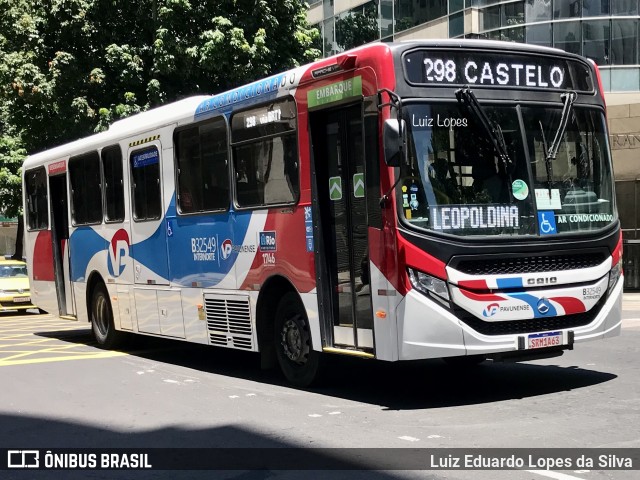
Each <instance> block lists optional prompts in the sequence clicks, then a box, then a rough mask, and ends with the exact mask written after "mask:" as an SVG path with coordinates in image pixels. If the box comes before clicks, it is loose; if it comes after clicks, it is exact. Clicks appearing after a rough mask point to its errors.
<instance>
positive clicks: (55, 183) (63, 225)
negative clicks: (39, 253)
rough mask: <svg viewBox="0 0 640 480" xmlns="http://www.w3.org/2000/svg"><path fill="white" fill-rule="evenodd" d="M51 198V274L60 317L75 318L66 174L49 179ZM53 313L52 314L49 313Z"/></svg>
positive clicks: (52, 176)
mask: <svg viewBox="0 0 640 480" xmlns="http://www.w3.org/2000/svg"><path fill="white" fill-rule="evenodd" d="M49 192H50V198H51V205H50V208H51V243H52V245H51V247H52V248H51V249H52V252H53V274H54V279H55V284H56V294H57V297H58V312H59V314H60V315H69V316H75V315H76V311H75V304H74V296H73V282H71V269H70V260H69V259H70V256H69V203H68V200H67V174H66V173H61V174H57V175H51V176H50V177H49ZM51 313H53V312H51Z"/></svg>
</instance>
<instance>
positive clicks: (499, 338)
mask: <svg viewBox="0 0 640 480" xmlns="http://www.w3.org/2000/svg"><path fill="white" fill-rule="evenodd" d="M623 280H624V279H623V277H620V279H619V280H618V283H617V284H616V286H615V287H614V289H613V290H612V292H611V295H609V297H608V298H607V299H606V301H605V302H604V305H603V306H602V308H601V309H600V311H599V312H598V313H597V315H596V316H595V318H594V319H593V320H592V321H590V322H589V323H588V324H586V325H582V326H579V327H572V328H565V329H558V330H555V329H554V331H560V332H562V335H563V338H564V339H565V342H566V340H567V339H569V338H572V339H573V342H574V343H580V342H585V341H588V340H596V339H602V338H608V337H613V336H616V335H619V334H620V329H621V325H622V286H623ZM397 321H398V322H397V325H398V359H399V360H416V359H427V358H438V357H452V356H462V355H489V354H493V353H502V352H517V351H519V350H520V351H522V353H523V354H526V353H528V352H529V351H528V350H526V342H523V339H522V337H523V335H524V336H525V337H526V335H528V334H531V333H541V332H544V331H545V330H540V331H539V332H527V333H526V334H522V333H518V334H508V335H484V334H482V333H479V332H478V331H476V330H474V329H473V328H471V327H470V326H469V325H467V324H466V323H464V322H463V321H462V320H460V319H459V318H458V317H456V316H455V315H454V314H453V313H452V312H451V311H449V310H448V309H446V308H444V307H442V306H441V305H439V304H438V303H436V302H435V301H433V300H431V299H429V298H428V297H426V296H425V295H423V294H421V293H420V292H417V291H415V290H411V291H410V292H409V293H408V294H407V295H406V296H405V298H404V299H403V300H402V301H401V302H400V304H399V305H398V309H397ZM570 331H571V332H573V333H572V334H571V335H570V334H569V332H570ZM523 345H524V347H523Z"/></svg>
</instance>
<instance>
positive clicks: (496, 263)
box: [451, 251, 607, 275]
mask: <svg viewBox="0 0 640 480" xmlns="http://www.w3.org/2000/svg"><path fill="white" fill-rule="evenodd" d="M606 258H607V257H606V254H605V253H604V252H603V251H595V252H589V253H579V254H561V255H536V256H530V257H512V258H509V257H506V258H505V257H504V256H501V257H496V258H483V259H468V260H466V259H464V258H459V259H454V261H452V263H451V266H452V267H453V268H455V269H456V270H458V271H459V272H462V273H466V274H468V275H510V274H522V273H543V272H558V271H561V270H578V269H583V268H591V267H596V266H598V265H600V264H601V263H602V262H604V261H605V260H606Z"/></svg>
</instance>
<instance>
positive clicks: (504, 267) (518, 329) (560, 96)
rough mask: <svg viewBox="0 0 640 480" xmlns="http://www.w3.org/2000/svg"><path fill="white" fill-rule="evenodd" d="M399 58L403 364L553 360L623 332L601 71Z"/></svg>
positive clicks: (509, 61)
mask: <svg viewBox="0 0 640 480" xmlns="http://www.w3.org/2000/svg"><path fill="white" fill-rule="evenodd" d="M393 55H394V67H395V72H396V88H395V94H397V96H398V98H396V100H395V101H393V102H392V103H393V104H394V107H392V108H391V109H390V118H389V119H388V120H387V121H386V125H385V128H384V130H385V136H384V140H385V142H386V145H385V151H386V160H387V162H388V164H389V165H390V166H394V167H395V168H394V169H390V172H391V171H393V172H394V175H400V178H397V177H395V180H397V185H396V187H395V191H394V193H395V198H394V199H393V200H392V201H390V202H389V205H388V207H387V208H395V209H396V210H397V236H396V241H397V245H398V269H397V272H398V273H397V278H396V279H395V284H396V288H397V289H398V291H399V294H400V295H402V296H403V300H402V301H400V303H399V304H398V308H397V322H398V323H397V325H398V359H400V360H403V359H418V358H430V357H465V358H466V359H467V360H468V361H469V362H473V361H477V360H482V359H483V358H486V357H488V356H490V357H494V358H505V357H514V358H532V357H550V356H554V355H558V354H561V353H562V351H563V350H566V349H571V348H573V346H574V344H576V343H579V342H583V341H587V340H595V339H602V338H607V337H611V336H615V335H618V334H619V332H620V325H621V302H622V284H623V281H622V268H621V265H622V264H621V255H622V242H621V236H620V228H619V222H618V215H617V212H616V206H615V194H614V177H613V171H612V161H611V154H610V148H609V144H608V133H607V124H606V112H605V103H604V98H603V92H602V91H601V86H600V84H599V80H598V75H597V68H596V67H595V66H594V65H593V64H592V63H590V62H588V61H587V60H586V59H583V58H581V57H577V56H575V55H570V54H566V53H564V52H561V51H559V50H553V49H538V48H533V47H528V46H523V45H517V44H503V43H497V42H453V41H443V42H439V43H437V44H418V43H416V44H404V45H398V46H396V47H394V50H393ZM394 136H396V138H394ZM397 136H399V137H400V138H401V139H404V141H402V140H401V141H400V142H398V141H397ZM396 143H397V144H399V145H403V146H402V147H401V148H399V149H398V150H397V151H394V149H393V145H395V144H396ZM390 145H391V147H389V146H390ZM381 268H382V267H381ZM385 276H387V277H388V278H392V277H393V274H392V273H389V272H386V274H385Z"/></svg>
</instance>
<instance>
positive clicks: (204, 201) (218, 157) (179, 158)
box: [174, 117, 229, 214]
mask: <svg viewBox="0 0 640 480" xmlns="http://www.w3.org/2000/svg"><path fill="white" fill-rule="evenodd" d="M174 142H175V145H176V156H175V163H176V176H177V187H176V188H177V195H178V211H179V212H180V213H181V214H189V213H203V212H211V211H219V210H226V209H227V208H228V206H229V175H228V162H227V124H226V122H225V120H224V118H223V117H218V118H214V119H211V120H206V121H204V122H201V123H198V124H195V125H190V126H189V127H187V128H184V129H181V130H178V131H176V133H175V135H174Z"/></svg>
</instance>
